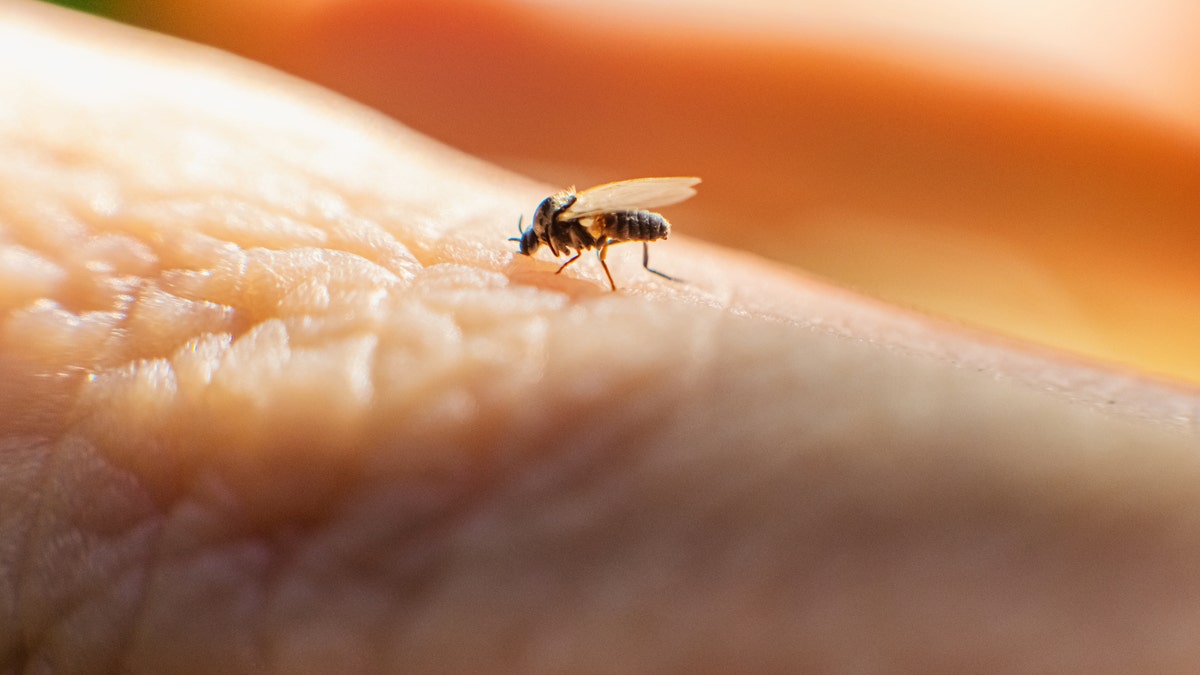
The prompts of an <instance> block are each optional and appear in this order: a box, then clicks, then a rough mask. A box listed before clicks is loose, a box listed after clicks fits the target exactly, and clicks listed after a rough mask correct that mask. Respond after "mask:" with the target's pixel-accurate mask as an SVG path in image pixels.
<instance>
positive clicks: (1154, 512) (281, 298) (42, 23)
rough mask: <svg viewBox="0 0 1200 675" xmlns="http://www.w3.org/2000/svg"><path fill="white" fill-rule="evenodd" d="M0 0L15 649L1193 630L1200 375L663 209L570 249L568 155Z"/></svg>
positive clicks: (360, 658)
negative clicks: (1090, 353)
mask: <svg viewBox="0 0 1200 675" xmlns="http://www.w3.org/2000/svg"><path fill="white" fill-rule="evenodd" d="M0 16H2V17H3V20H0V56H2V58H0V69H3V71H4V72H3V76H2V77H0V83H2V84H0V87H3V96H2V98H3V100H4V101H5V105H4V106H2V107H0V139H2V147H3V148H4V152H3V153H0V311H2V313H0V319H2V322H0V410H3V412H4V414H3V416H2V417H0V672H10V671H11V672H25V671H26V670H28V671H41V670H48V671H53V672H96V671H105V670H114V671H121V672H146V673H151V672H210V671H218V672H331V671H347V672H363V671H365V672H371V671H407V672H425V671H428V670H430V669H437V670H445V671H459V672H461V671H463V670H480V671H489V672H495V671H506V670H509V671H520V672H531V671H551V670H554V671H565V672H578V671H607V672H629V671H630V670H635V669H637V670H649V669H657V670H674V671H697V670H711V671H728V670H730V669H733V668H735V667H737V668H738V669H743V670H768V669H776V670H782V669H787V670H792V671H799V672H804V671H812V670H817V669H838V670H851V669H858V670H868V669H870V670H884V671H896V670H923V671H929V670H946V671H950V670H962V669H968V670H981V669H983V670H986V669H995V670H1000V669H1005V670H1027V671H1039V672H1046V671H1062V670H1064V669H1077V670H1080V671H1088V672H1096V671H1102V670H1109V671H1113V672H1121V671H1124V672H1129V671H1156V672H1169V671H1180V672H1184V671H1186V670H1188V666H1189V665H1191V664H1194V663H1195V662H1196V659H1197V658H1200V653H1198V652H1200V647H1198V646H1197V644H1196V641H1195V640H1194V639H1193V638H1194V636H1195V635H1196V633H1197V630H1198V629H1200V602H1197V601H1198V600H1200V582H1198V581H1197V578H1196V575H1195V573H1194V570H1195V569H1196V565H1197V564H1198V563H1200V527H1198V526H1200V491H1198V490H1196V489H1195V486H1196V484H1197V480H1200V458H1197V456H1196V454H1195V448H1196V442H1195V436H1194V429H1192V428H1191V427H1190V421H1189V420H1191V419H1193V418H1194V415H1195V410H1196V409H1197V405H1198V401H1197V397H1196V395H1195V394H1194V393H1193V392H1190V391H1187V390H1183V389H1181V388H1175V387H1171V386H1167V385H1163V384H1159V383H1155V382H1152V381H1149V380H1146V379H1142V378H1139V377H1135V376H1131V375H1128V374H1125V373H1122V372H1117V371H1109V370H1104V369H1100V368H1096V367H1094V366H1091V365H1089V364H1086V363H1082V362H1079V361H1077V360H1074V359H1072V358H1071V357H1069V356H1066V355H1064V354H1059V353H1035V352H1032V351H1029V350H1026V349H1020V348H1017V347H1015V346H1012V345H1009V344H1005V343H1002V342H999V341H996V340H993V339H990V338H988V337H986V336H982V335H973V334H968V333H966V332H965V331H963V330H961V329H959V328H956V327H953V326H949V325H946V324H941V323H937V322H935V321H932V320H929V319H925V318H922V317H919V316H915V315H912V314H908V313H905V312H902V311H900V310H897V309H895V308H891V307H888V306H885V305H882V304H878V303H875V302H872V301H869V300H865V299H863V298H861V297H858V296H856V295H853V294H851V293H848V292H845V291H841V290H838V289H835V288H831V287H828V286H825V285H822V284H820V283H817V282H815V281H813V280H811V279H808V278H806V277H803V276H800V275H798V274H796V273H794V272H792V271H790V270H787V269H782V268H780V267H777V266H773V265H771V264H769V263H766V262H764V261H762V260H760V259H757V258H752V257H750V256H746V255H744V254H738V253H735V252H732V251H729V250H725V249H721V248H718V247H714V246H711V245H705V244H701V243H698V242H695V241H692V240H688V239H687V238H686V237H685V236H681V235H677V234H673V235H672V237H671V239H670V240H668V241H666V242H658V243H656V244H654V247H653V249H654V250H653V251H652V254H653V257H654V264H655V266H656V267H657V268H658V269H662V270H664V271H668V272H670V273H671V274H673V275H678V276H679V277H681V278H683V279H687V283H686V284H673V283H671V282H668V281H665V280H663V279H661V278H658V277H655V276H653V275H649V274H646V273H645V272H644V270H642V269H641V255H640V254H641V252H640V249H639V248H638V247H637V246H636V245H630V246H626V247H621V246H618V247H615V248H614V249H613V250H612V252H611V253H610V255H609V257H608V263H609V265H610V267H611V268H612V271H613V275H614V278H615V279H616V280H617V283H618V285H619V286H620V291H619V292H616V293H613V292H611V291H609V289H608V286H607V281H606V279H605V278H604V275H603V271H602V270H601V269H600V267H599V265H597V264H596V261H595V260H594V259H593V258H591V257H590V256H585V258H583V259H581V260H580V261H579V262H578V263H576V264H575V265H573V266H572V267H571V268H569V270H568V272H564V274H562V275H557V276H556V275H554V274H553V272H554V270H555V269H556V267H557V266H556V264H555V262H554V261H553V260H552V259H549V258H548V257H547V256H544V255H543V256H539V257H535V258H532V259H529V258H525V257H523V256H519V255H516V254H515V251H514V246H513V244H512V243H511V242H508V241H506V239H507V238H508V237H510V236H512V234H513V228H514V223H515V222H516V218H517V215H518V214H520V213H522V212H523V211H526V210H527V209H529V208H531V206H532V205H534V204H536V203H537V202H538V201H539V200H540V199H541V198H543V197H544V196H545V195H546V194H549V192H550V191H551V190H552V189H554V188H553V186H545V185H538V184H534V183H531V182H529V181H528V180H525V179H522V178H520V177H518V176H515V175H512V174H510V173H507V172H504V171H502V170H500V169H497V168H495V167H493V166H491V165H488V164H486V163H483V162H481V161H478V160H476V159H473V158H471V157H468V156H465V155H462V154H459V153H456V152H454V151H451V150H449V149H447V148H445V147H442V146H440V145H437V144H435V143H433V142H432V141H429V140H428V139H425V138H424V137H421V136H419V135H417V134H415V133H414V132H412V131H409V130H407V129H405V128H403V127H401V126H399V125H398V124H396V123H394V122H392V121H390V120H388V119H386V118H384V117H383V116H381V115H379V114H377V113H373V112H371V111H369V110H365V109H363V108H360V107H358V106H356V105H353V104H351V103H348V102H347V101H345V100H342V99H339V98H337V97H335V96H333V95H331V94H329V93H328V92H325V91H323V90H320V89H318V88H316V87H313V86H311V85H308V84H305V83H303V82H300V81H296V80H291V79H288V78H285V77H283V76H281V75H279V74H278V73H273V72H271V71H270V70H268V69H266V68H263V67H261V66H256V65H253V64H250V63H248V62H244V61H241V60H238V59H236V58H233V57H230V56H228V55H225V54H221V53H217V52H215V51H212V50H206V49H203V48H199V47H196V46H194V45H186V44H183V43H179V42H176V41H173V40H170V39H167V38H162V37H158V36H153V35H148V34H143V33H138V32H136V31H133V30H130V29H126V28H120V27H116V26H113V25H106V24H102V23H100V22H98V21H96V20H94V19H90V18H87V17H78V16H74V15H70V14H67V13H65V12H62V11H59V10H54V9H51V8H46V7H41V6H38V5H33V4H25V3H11V4H7V5H4V6H3V7H0ZM700 189H701V190H703V189H704V185H703V184H702V185H701V186H700ZM668 216H669V211H668Z"/></svg>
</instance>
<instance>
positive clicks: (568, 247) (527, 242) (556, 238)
mask: <svg viewBox="0 0 1200 675" xmlns="http://www.w3.org/2000/svg"><path fill="white" fill-rule="evenodd" d="M699 182H700V179H699V178H694V177H678V176H677V177H670V178H634V179H632V180H622V181H617V182H616V183H605V184H604V185H597V186H596V187H594V188H589V189H587V190H583V191H581V192H575V190H574V188H572V189H570V190H563V191H562V192H557V193H555V194H552V195H550V196H549V197H546V198H545V199H543V200H542V203H541V204H538V207H537V212H536V213H534V215H533V222H532V223H531V224H530V225H529V229H527V230H525V231H523V232H521V236H520V237H512V238H510V239H509V241H519V242H521V253H522V254H524V255H533V253H534V252H535V251H537V250H538V247H540V246H541V245H542V244H545V245H546V246H549V247H550V252H551V253H553V254H554V257H556V258H557V257H558V256H559V254H560V253H561V254H563V255H571V254H572V253H574V255H573V256H571V259H570V260H568V261H567V262H565V263H563V264H562V266H561V267H559V268H558V272H555V274H558V273H559V272H562V271H563V270H564V269H566V268H567V265H570V264H571V263H573V262H575V261H576V260H579V256H581V255H583V252H584V251H587V250H589V249H593V248H594V249H599V250H598V251H597V252H596V253H597V255H598V256H599V258H600V264H601V265H602V266H603V267H604V273H605V274H606V275H608V283H609V285H610V286H612V289H613V290H614V291H615V290H617V284H616V283H615V282H614V281H613V278H612V272H609V271H608V263H607V262H605V260H604V259H605V257H606V256H607V255H608V247H609V246H612V245H613V244H619V243H621V242H623V241H640V242H642V267H645V268H646V270H647V271H650V272H653V273H655V274H657V275H658V276H660V277H663V278H664V279H670V280H671V281H677V279H674V278H673V277H669V276H667V275H666V274H663V273H662V272H659V271H658V270H655V269H651V268H650V246H649V244H648V242H651V241H657V240H659V239H666V238H667V235H668V234H670V233H671V224H670V223H668V222H667V219H666V218H663V217H662V216H660V215H659V214H657V213H654V212H652V211H647V210H646V209H650V208H654V207H656V206H668V205H670V204H676V203H678V202H681V201H683V200H685V199H687V198H688V197H691V196H692V195H694V194H696V190H695V188H694V187H692V186H694V185H695V184H697V183H699ZM522 218H523V216H522ZM517 229H518V230H520V229H521V220H519V219H518V220H517Z"/></svg>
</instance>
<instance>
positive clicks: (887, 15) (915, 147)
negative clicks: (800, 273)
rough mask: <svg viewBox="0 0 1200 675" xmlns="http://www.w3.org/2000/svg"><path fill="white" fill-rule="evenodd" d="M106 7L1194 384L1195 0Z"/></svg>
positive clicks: (370, 1) (950, 310)
mask: <svg viewBox="0 0 1200 675" xmlns="http://www.w3.org/2000/svg"><path fill="white" fill-rule="evenodd" d="M114 2H115V4H116V5H117V8H118V11H121V10H120V8H121V7H122V6H125V9H124V11H123V12H122V16H124V17H125V18H127V19H128V20H131V21H134V22H141V23H143V24H144V25H149V26H152V27H155V28H157V29H160V30H165V31H167V32H171V33H174V34H179V35H183V36H186V37H189V38H191V39H195V40H198V41H201V42H204V43H208V44H214V45H217V46H220V47H222V48H226V49H230V50H232V51H234V52H235V53H239V54H243V55H247V56H250V57H252V58H254V59H256V60H259V61H262V62H264V63H268V64H271V65H273V66H276V67H279V68H281V69H283V70H285V71H287V72H290V73H293V74H296V75H299V76H301V77H303V78H304V79H307V80H311V81H314V82H317V83H319V84H322V85H324V86H327V87H329V88H331V89H333V90H335V91H339V92H342V93H345V94H347V95H348V96H350V97H351V98H354V99H355V100H358V101H361V102H364V103H366V104H368V105H370V106H371V107H373V108H376V109H378V110H381V111H383V112H385V113H387V114H389V115H391V116H393V117H395V118H397V119H399V120H401V121H403V122H404V123H406V124H409V125H411V126H413V127H414V128H416V129H418V130H421V131H422V132H425V133H428V134H430V135H432V136H434V137H435V138H439V139H442V140H444V141H446V142H448V143H450V144H451V145H453V146H455V147H458V148H461V149H464V150H466V151H468V152H470V153H471V154H475V155H477V156H480V157H484V158H489V159H492V160H494V161H496V162H499V163H501V164H502V165H504V166H507V167H510V168H515V169H518V170H523V171H526V172H529V173H531V174H532V175H536V176H538V177H539V178H542V179H544V180H547V181H549V182H550V183H553V184H556V185H558V186H566V185H578V186H580V187H584V186H587V185H592V184H596V183H600V182H604V181H608V180H617V179H622V178H629V177H634V176H655V175H677V174H679V173H684V174H688V175H698V176H702V177H703V178H704V180H705V185H704V190H703V192H702V193H701V195H700V197H699V198H698V199H695V200H692V201H690V202H687V203H684V204H681V205H679V206H678V207H675V208H674V209H672V211H671V214H672V216H673V217H674V216H677V217H678V218H679V219H680V220H681V222H684V223H686V227H687V229H686V231H687V233H688V234H689V235H693V236H695V237H697V238H700V239H704V240H706V241H710V242H715V243H720V244H724V245H727V246H731V247H735V248H739V249H743V250H747V251H752V252H755V253H758V254H760V255H763V256H766V257H769V258H772V259H774V260H777V261H782V262H785V263H788V264H791V265H795V266H798V267H801V268H803V269H805V270H809V271H811V272H813V273H815V274H817V275H820V276H824V277H827V278H830V279H834V280H837V281H838V282H840V283H842V284H845V285H849V286H851V287H853V288H856V289H861V290H862V291H864V292H866V293H870V294H874V295H876V296H877V297H882V298H887V299H890V300H892V301H895V302H897V303H898V304H902V305H911V306H917V307H922V308H925V309H927V310H929V311H933V312H937V313H940V314H942V315H945V316H952V317H956V318H958V319H960V320H963V321H966V322H969V323H971V324H973V325H977V326H984V327H988V328H990V329H992V330H994V331H996V332H999V333H1003V334H1005V335H1009V336H1017V337H1022V338H1026V339H1029V340H1032V341H1035V342H1039V343H1041V344H1048V345H1055V346H1058V347H1061V348H1066V349H1069V350H1071V351H1073V352H1076V353H1084V354H1088V355H1091V356H1093V357H1096V358H1101V359H1105V360H1110V361H1115V362H1118V363H1124V364H1128V365H1131V366H1134V367H1137V368H1139V369H1142V370H1145V371H1148V372H1155V373H1160V374H1168V375H1171V376H1174V377H1180V378H1184V379H1188V380H1191V381H1192V382H1200V351H1198V350H1196V349H1195V348H1194V345H1195V344H1197V343H1198V342H1200V313H1197V312H1195V311H1193V310H1194V308H1195V307H1196V306H1197V303H1198V302H1200V275H1197V274H1195V261H1196V260H1197V258H1198V257H1200V228H1197V227H1196V214H1197V213H1200V124H1197V122H1196V121H1197V120H1200V86H1198V83H1200V71H1197V65H1196V64H1200V47H1198V46H1200V5H1198V4H1197V3H1195V2H1192V1H1191V0H1145V1H1142V0H1112V1H1111V2H1108V3H1106V4H1105V5H1104V7H1103V8H1098V7H1097V6H1096V5H1095V3H1093V2H1088V1H1087V0H1062V1H1060V2H1057V3H1055V4H1054V6H1053V7H1045V6H1042V5H1041V4H1040V3H1021V2H1016V3H1014V2H1007V1H1005V0H969V1H967V2H963V1H962V0H910V1H907V2H899V3H897V2H892V1H889V0H828V1H825V2H823V1H822V0H808V1H806V2H802V3H798V2H794V1H791V0H704V1H702V2H689V1H688V0H646V1H644V2H620V1H615V0H614V1H613V2H585V1H580V0H305V1H304V2H295V1H293V0H261V1H260V2H255V3H246V2H241V1H240V0H164V1H162V2H157V3H152V5H150V6H148V3H145V2H121V0H114ZM1148 326H1153V327H1154V328H1153V329H1150V330H1147V327H1148Z"/></svg>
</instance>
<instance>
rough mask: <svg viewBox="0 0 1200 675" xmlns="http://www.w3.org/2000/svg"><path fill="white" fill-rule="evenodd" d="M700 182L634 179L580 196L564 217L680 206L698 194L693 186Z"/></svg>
mask: <svg viewBox="0 0 1200 675" xmlns="http://www.w3.org/2000/svg"><path fill="white" fill-rule="evenodd" d="M699 182H700V179H699V178H695V177H693V176H671V177H666V178H634V179H632V180H622V181H617V182H615V183H605V184H603V185H597V186H596V187H593V188H588V189H587V190H584V191H582V192H580V193H578V195H577V196H576V199H575V203H574V204H571V206H570V207H568V208H567V209H566V210H565V211H563V212H562V214H561V216H560V217H562V218H566V219H573V218H583V217H586V216H594V215H596V214H598V213H608V212H610V211H640V210H642V209H651V208H654V207H656V206H669V205H671V204H677V203H679V202H681V201H683V200H685V199H687V198H688V197H691V196H692V195H694V194H696V189H695V188H694V187H692V186H693V185H695V184H696V183H699Z"/></svg>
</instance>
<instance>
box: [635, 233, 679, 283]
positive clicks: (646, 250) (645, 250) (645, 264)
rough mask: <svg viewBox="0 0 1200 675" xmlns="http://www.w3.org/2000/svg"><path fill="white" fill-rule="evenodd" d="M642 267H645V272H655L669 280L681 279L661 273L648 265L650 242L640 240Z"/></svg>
mask: <svg viewBox="0 0 1200 675" xmlns="http://www.w3.org/2000/svg"><path fill="white" fill-rule="evenodd" d="M642 267H645V268H646V271H647V272H654V273H655V274H657V275H658V276H660V277H662V278H664V279H667V280H670V281H682V279H678V278H676V277H673V276H670V275H668V274H663V273H662V272H659V271H658V270H656V269H653V268H651V267H650V244H648V243H646V242H644V241H643V242H642Z"/></svg>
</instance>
